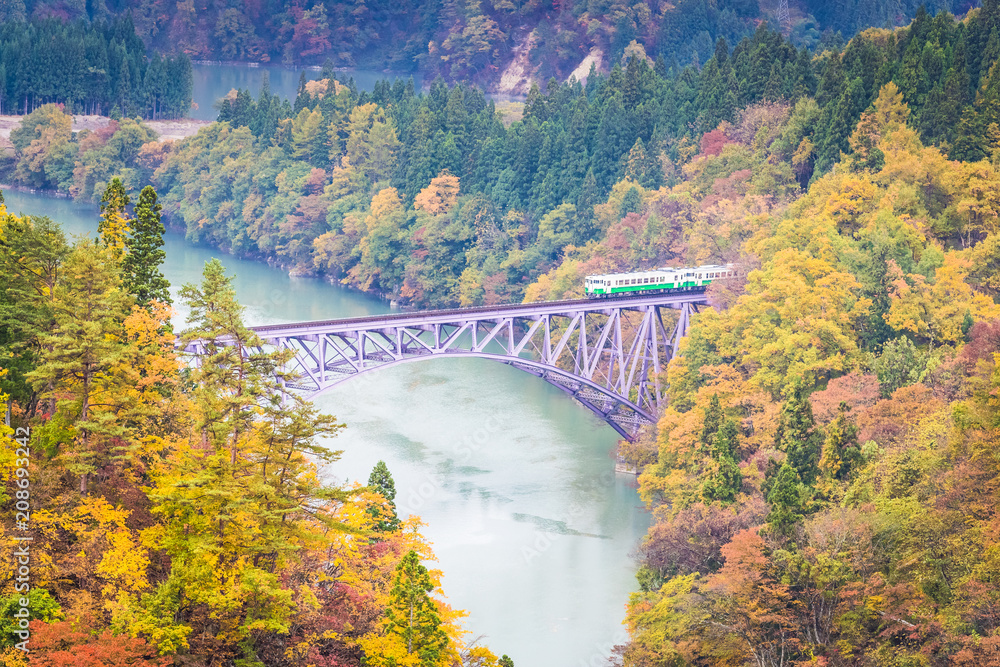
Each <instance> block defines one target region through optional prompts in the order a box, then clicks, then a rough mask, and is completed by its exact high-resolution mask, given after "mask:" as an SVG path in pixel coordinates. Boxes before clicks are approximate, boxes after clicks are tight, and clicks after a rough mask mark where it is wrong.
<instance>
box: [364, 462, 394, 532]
mask: <svg viewBox="0 0 1000 667" xmlns="http://www.w3.org/2000/svg"><path fill="white" fill-rule="evenodd" d="M368 488H369V489H371V490H372V491H374V492H375V493H377V494H379V495H380V496H382V497H383V498H385V500H386V502H387V503H388V505H389V512H388V514H386V512H385V510H383V509H382V508H379V507H369V508H368V512H369V513H370V514H371V515H372V516H374V517H377V518H378V522H377V523H376V524H375V530H377V531H378V532H380V533H387V532H391V531H394V530H396V529H397V528H399V526H400V521H399V517H398V516H397V515H396V502H395V501H396V483H395V482H394V481H393V479H392V473H390V472H389V467H388V466H387V465H386V464H385V461H379V462H378V463H376V464H375V467H374V468H373V469H372V473H371V475H369V476H368Z"/></svg>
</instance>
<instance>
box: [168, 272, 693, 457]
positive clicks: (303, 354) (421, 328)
mask: <svg viewBox="0 0 1000 667" xmlns="http://www.w3.org/2000/svg"><path fill="white" fill-rule="evenodd" d="M704 303H705V295H704V293H702V292H698V291H690V292H682V293H673V294H639V295H637V296H630V297H624V298H617V299H607V300H589V299H579V300H573V301H560V302H548V303H533V304H513V305H502V306H484V307H477V308H459V309H453V310H442V311H426V312H415V313H402V314H391V315H381V316H372V317H361V318H353V319H344V320H329V321H321V322H301V323H293V324H278V325H268V326H261V327H253V329H254V331H255V332H256V333H257V334H258V336H260V337H261V339H262V340H263V342H264V344H265V345H266V346H269V347H275V348H282V349H287V350H291V351H292V352H293V355H292V360H291V362H289V367H288V368H286V370H287V371H290V372H292V373H294V374H295V375H296V376H297V380H296V381H295V382H293V383H289V384H287V385H286V387H287V388H288V389H290V390H296V391H301V392H303V393H305V394H306V395H309V396H318V395H320V394H321V393H323V392H324V391H326V390H327V389H329V388H331V387H334V386H337V385H339V384H342V383H343V382H346V381H348V380H349V379H350V378H353V377H356V376H360V375H363V374H368V373H370V372H371V371H373V370H377V369H379V368H383V367H387V366H394V365H398V364H402V363H408V362H412V361H420V360H423V359H429V358H435V357H452V358H455V357H459V358H460V357H470V358H483V359H489V360H493V361H498V362H500V363H504V364H506V365H509V366H513V367H515V368H517V369H519V370H521V371H524V372H527V373H530V374H532V375H535V376H536V377H540V378H542V379H543V380H545V381H546V382H548V383H549V384H551V385H553V386H555V387H557V388H558V389H560V390H561V391H563V392H564V393H566V394H568V395H570V396H572V397H573V398H575V399H576V400H577V401H579V402H580V403H581V404H582V405H584V406H585V407H586V408H587V409H589V410H591V411H592V412H593V413H594V414H596V415H598V416H599V417H600V418H601V419H603V420H604V421H605V422H607V423H608V424H609V425H610V426H611V427H612V428H614V429H615V430H616V431H617V432H618V433H619V435H621V436H622V437H624V438H626V439H629V440H632V439H634V438H635V437H636V436H637V435H638V432H639V429H640V427H641V426H642V425H643V424H647V423H653V422H655V420H656V417H657V415H658V414H659V413H660V412H661V410H662V409H663V408H664V407H665V401H666V398H665V391H666V387H665V386H663V385H662V383H661V379H660V376H661V373H662V372H663V371H664V370H666V366H667V363H668V362H669V361H670V359H672V358H673V357H674V356H676V354H677V351H678V346H679V343H680V339H681V338H682V337H683V336H684V335H685V334H686V332H687V328H688V324H689V322H690V316H691V314H692V313H694V312H697V307H698V306H699V305H702V304H704ZM665 309H671V310H675V311H677V318H676V321H675V322H674V321H672V329H668V328H667V327H666V326H665V324H664V318H663V311H664V310H665ZM188 349H189V351H190V352H193V353H195V354H197V353H198V350H199V345H198V343H197V342H196V343H193V344H191V345H189V348H188Z"/></svg>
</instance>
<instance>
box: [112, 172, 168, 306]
mask: <svg viewBox="0 0 1000 667" xmlns="http://www.w3.org/2000/svg"><path fill="white" fill-rule="evenodd" d="M161 208H162V207H161V206H160V204H159V203H157V201H156V190H154V189H153V187H152V186H150V185H147V186H146V187H144V188H143V189H142V192H140V193H139V202H138V203H137V204H136V205H135V211H134V213H135V220H133V222H132V228H131V230H130V234H129V235H128V237H127V238H126V240H125V247H126V248H127V249H128V254H126V255H125V259H124V261H123V262H122V278H123V281H124V283H125V288H126V289H127V290H128V291H129V293H130V294H132V295H133V296H135V301H136V303H137V304H139V305H140V306H142V307H144V308H148V307H149V305H150V303H151V302H153V301H159V302H161V303H171V300H170V283H169V282H167V279H166V278H164V277H163V273H162V272H161V271H160V265H161V264H163V260H164V259H165V258H166V256H167V255H166V253H165V252H164V251H163V233H164V232H165V231H166V229H165V228H164V227H163V223H162V222H161V221H160V210H161Z"/></svg>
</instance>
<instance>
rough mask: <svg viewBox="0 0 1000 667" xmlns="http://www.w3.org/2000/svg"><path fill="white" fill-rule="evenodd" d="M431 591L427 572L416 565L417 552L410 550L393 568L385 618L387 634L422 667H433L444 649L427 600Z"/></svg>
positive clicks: (441, 632)
mask: <svg viewBox="0 0 1000 667" xmlns="http://www.w3.org/2000/svg"><path fill="white" fill-rule="evenodd" d="M433 590H434V584H433V583H431V578H430V575H429V574H428V572H427V568H426V567H424V566H423V565H421V564H420V557H419V556H417V552H415V551H413V550H410V551H409V552H408V553H407V554H406V555H405V556H403V560H401V561H400V562H399V565H397V566H396V578H395V581H394V583H393V587H392V591H391V592H390V593H389V607H388V608H387V609H386V611H385V616H386V619H387V620H388V631H389V632H390V633H392V634H395V635H397V636H399V637H400V638H402V640H403V641H404V642H405V643H406V652H407V653H409V654H411V655H414V654H415V655H417V656H419V658H420V664H421V666H422V667H423V666H426V667H431V666H432V665H437V664H438V661H439V660H440V659H441V656H442V654H443V653H444V651H445V649H446V648H447V647H448V636H447V635H446V634H445V632H444V629H442V627H441V616H440V615H439V614H438V611H437V607H436V606H435V604H434V600H433V599H431V596H430V593H431V591H433Z"/></svg>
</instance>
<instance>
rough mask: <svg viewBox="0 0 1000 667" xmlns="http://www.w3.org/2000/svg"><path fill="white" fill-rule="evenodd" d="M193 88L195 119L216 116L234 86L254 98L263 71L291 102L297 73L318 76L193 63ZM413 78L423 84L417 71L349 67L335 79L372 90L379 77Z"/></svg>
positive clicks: (291, 70) (316, 72)
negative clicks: (247, 92) (405, 72)
mask: <svg viewBox="0 0 1000 667" xmlns="http://www.w3.org/2000/svg"><path fill="white" fill-rule="evenodd" d="M191 69H192V75H193V81H192V83H193V84H194V87H193V89H192V93H191V98H192V101H193V102H194V105H193V106H192V108H191V114H190V115H191V118H194V119H196V120H215V119H216V118H218V117H219V110H218V109H217V108H216V106H215V103H216V101H218V100H219V98H221V97H225V96H226V94H227V93H228V92H229V91H230V90H232V89H234V88H236V89H240V88H245V89H247V90H249V91H250V94H251V95H253V96H254V98H256V97H257V95H258V94H259V93H260V88H261V84H262V83H263V81H264V74H265V73H266V74H267V76H268V82H269V84H268V85H269V86H270V88H271V93H272V94H274V95H277V96H278V97H280V98H283V99H287V100H288V101H290V102H295V94H296V92H297V91H298V88H299V76H300V75H301V74H302V72H305V73H306V79H307V80H312V79H318V78H320V76H321V75H322V72H321V71H320V70H316V69H303V68H290V67H283V66H281V65H264V64H262V65H256V66H253V67H251V66H249V65H241V64H228V63H227V64H224V65H215V64H194V65H192V66H191ZM411 77H412V78H413V84H414V85H415V86H416V88H417V90H419V89H420V86H421V85H423V77H422V76H421V75H420V73H419V72H417V73H414V74H396V73H391V72H390V73H386V72H378V71H375V70H364V69H352V70H344V71H338V72H337V78H338V80H340V81H343V82H345V83H346V81H347V79H348V78H353V79H354V83H355V84H356V85H357V87H358V90H368V91H370V90H372V89H373V88H374V87H375V82H376V81H379V80H381V79H388V80H389V81H395V79H397V78H400V79H402V80H403V81H406V80H408V79H410V78H411Z"/></svg>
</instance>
